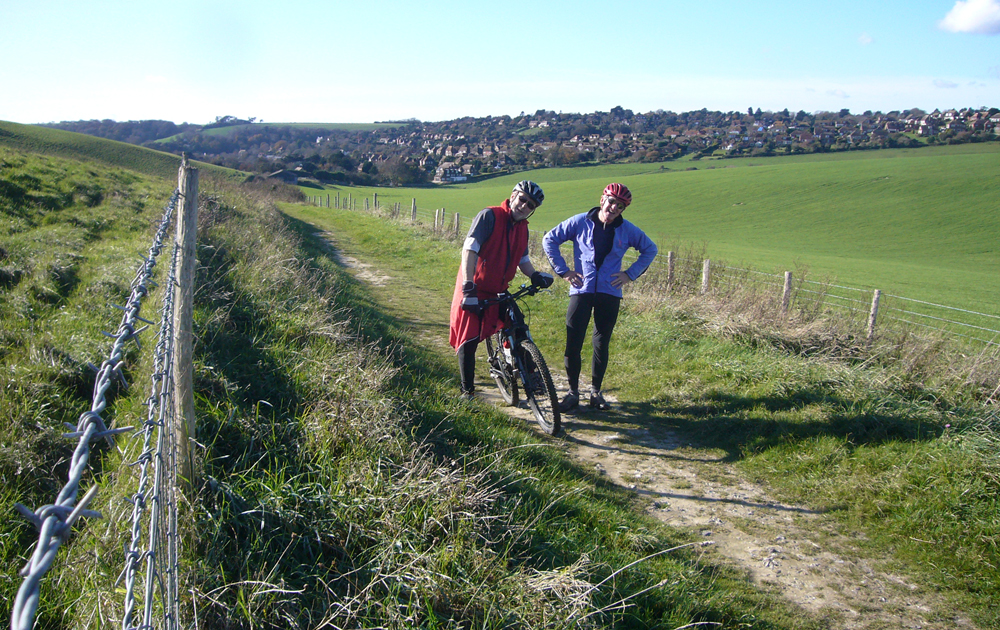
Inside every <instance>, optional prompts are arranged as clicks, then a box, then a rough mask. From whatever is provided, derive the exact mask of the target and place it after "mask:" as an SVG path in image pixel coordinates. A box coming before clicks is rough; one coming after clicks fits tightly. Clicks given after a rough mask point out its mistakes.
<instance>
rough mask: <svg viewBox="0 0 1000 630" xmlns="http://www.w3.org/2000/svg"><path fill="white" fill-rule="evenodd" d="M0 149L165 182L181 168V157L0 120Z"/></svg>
mask: <svg viewBox="0 0 1000 630" xmlns="http://www.w3.org/2000/svg"><path fill="white" fill-rule="evenodd" d="M0 146H7V147H10V148H12V149H18V150H21V151H28V152H31V153H41V154H45V155H54V156H58V157H64V158H73V159H77V160H95V161H98V162H100V163H102V164H105V165H108V166H118V167H121V168H127V169H129V170H132V171H137V172H139V173H145V174H146V175H155V176H157V177H164V178H168V179H170V178H173V179H176V178H177V169H178V167H180V165H181V158H180V157H178V156H176V155H173V154H172V153H163V152H161V151H153V150H152V149H147V148H144V147H138V146H135V145H133V144H128V143H126V142H117V141H115V140H106V139H104V138H96V137H94V136H88V135H86V134H82V133H75V132H72V131H63V130H61V129H49V128H48V127H39V126H36V125H22V124H19V123H12V122H6V121H2V120H0ZM191 164H193V165H195V166H197V167H198V168H199V169H202V170H206V171H211V172H213V173H216V174H220V175H226V176H241V175H240V174H239V173H238V172H237V171H233V170H231V169H227V168H223V167H221V166H215V165H214V164H206V163H204V162H197V161H193V160H192V161H191ZM241 177H242V176H241Z"/></svg>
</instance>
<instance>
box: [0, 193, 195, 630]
mask: <svg viewBox="0 0 1000 630" xmlns="http://www.w3.org/2000/svg"><path fill="white" fill-rule="evenodd" d="M178 198H179V191H175V192H174V194H173V195H172V196H171V198H170V201H169V203H168V204H167V206H166V208H165V209H164V212H163V215H162V217H161V219H160V221H159V223H158V226H157V230H156V233H155V236H154V238H153V244H152V246H151V247H150V248H149V253H148V255H147V256H146V257H145V258H144V259H143V261H142V264H141V265H140V267H139V269H138V271H137V272H136V275H135V278H134V279H133V281H132V283H131V295H130V297H129V299H128V301H127V303H126V305H125V306H124V307H117V308H119V309H121V310H123V311H124V312H125V314H124V315H123V317H122V320H121V324H120V325H119V327H118V331H117V333H115V334H113V335H112V334H110V333H105V334H106V335H107V336H109V337H112V338H114V343H113V345H112V348H111V351H110V353H109V355H108V358H107V359H106V360H105V361H104V362H103V363H102V365H101V367H100V368H97V367H96V366H92V367H94V369H95V370H96V371H97V377H96V380H95V383H94V394H93V398H92V401H91V407H90V410H89V411H86V412H84V413H83V414H82V415H81V416H80V419H79V421H78V422H77V425H76V426H75V427H74V426H73V425H67V426H68V427H69V428H71V429H74V431H73V432H71V433H68V434H66V435H65V437H67V438H69V439H76V440H77V446H76V449H75V450H74V452H73V456H72V459H71V462H70V470H69V474H68V479H67V482H66V484H65V486H64V487H63V488H62V490H61V491H60V492H59V493H58V496H57V497H56V500H55V502H54V503H53V504H51V505H45V506H42V507H40V508H38V509H36V510H34V511H32V510H31V509H30V508H28V507H25V506H24V505H21V504H20V503H18V504H16V506H15V507H16V508H17V510H18V511H19V512H20V513H21V514H22V515H23V516H24V517H25V518H27V519H28V520H30V521H31V522H32V523H33V524H34V525H35V526H36V527H37V528H38V530H39V535H38V542H37V543H36V545H35V550H34V552H33V554H32V555H31V558H30V559H29V561H28V563H27V565H26V566H25V567H24V569H22V571H21V576H22V577H23V578H24V580H23V582H22V583H21V586H20V588H19V589H18V592H17V595H16V597H15V599H14V603H13V606H12V609H11V622H10V627H11V630H30V629H31V627H32V626H33V625H34V619H35V613H36V612H37V610H38V603H39V599H40V596H41V581H42V578H43V577H44V576H45V574H46V573H47V572H48V570H49V568H50V567H51V566H52V563H53V562H54V560H55V558H56V554H57V552H58V551H59V548H60V546H61V545H62V543H63V542H65V541H66V540H67V539H68V538H69V536H70V534H71V533H72V529H73V525H74V523H76V521H77V520H78V519H79V518H80V517H87V518H101V514H100V512H96V511H94V510H88V509H87V506H88V505H89V504H90V502H91V501H92V500H93V498H94V496H95V495H96V492H97V487H98V486H97V485H96V484H95V485H92V486H91V487H90V489H89V490H88V491H87V492H86V494H85V495H84V497H83V498H82V499H81V500H80V501H79V502H77V495H78V493H79V490H80V485H81V483H82V482H83V477H84V474H85V473H86V472H87V471H88V462H89V460H90V455H91V444H92V443H93V442H95V441H96V440H100V439H104V440H107V441H108V443H109V444H113V441H112V437H113V436H116V435H118V434H122V433H127V432H130V431H132V430H133V427H120V428H115V429H109V428H108V424H109V423H108V422H106V420H105V418H104V417H103V414H104V413H105V411H106V410H107V404H108V400H107V392H108V390H109V389H110V388H111V386H112V385H113V384H114V383H116V382H117V383H120V384H122V385H123V386H124V387H127V386H128V383H127V382H126V381H125V377H124V373H123V367H124V365H125V361H124V355H125V345H126V344H128V343H130V342H134V343H135V344H136V345H137V346H139V347H140V348H141V344H140V343H139V337H138V336H139V335H140V334H141V333H142V332H143V331H145V330H146V328H148V325H153V322H150V321H149V320H146V319H143V318H142V317H140V316H139V313H140V310H141V307H142V300H143V299H144V298H145V297H147V296H148V295H149V292H150V288H151V287H155V286H156V283H155V282H154V281H153V279H152V277H153V270H154V267H155V266H156V259H157V256H159V254H160V252H161V249H162V247H163V241H164V238H165V237H166V234H167V229H168V227H169V225H170V222H171V217H172V216H173V214H174V212H175V210H176V208H177V204H178ZM172 283H173V276H171V280H170V281H169V282H168V284H170V285H171V286H169V287H168V289H169V290H168V291H167V293H168V294H170V295H172V293H173V286H172ZM170 308H172V298H169V301H168V299H166V298H165V306H164V318H166V317H167V310H168V309H170ZM140 322H143V323H145V324H147V326H142V325H141V324H140ZM160 334H161V341H160V344H159V345H158V346H157V355H156V356H157V358H156V360H155V361H156V363H157V364H158V367H157V368H156V369H154V375H153V381H154V384H153V391H154V392H156V393H155V395H154V396H153V397H155V398H156V400H157V404H156V405H155V406H156V411H155V415H154V410H153V407H154V405H153V404H150V419H148V420H147V421H146V423H145V424H144V427H143V429H142V433H141V435H142V436H143V440H144V443H143V450H142V454H141V455H140V457H139V461H138V462H137V465H138V466H139V468H140V471H141V472H140V481H139V490H138V491H137V492H136V493H135V494H134V495H133V496H132V497H131V501H132V503H133V506H134V508H135V509H134V511H133V523H132V534H133V536H132V543H131V545H130V546H129V547H128V548H127V551H126V566H125V569H124V570H123V577H124V578H125V581H126V584H127V588H126V591H127V594H126V601H125V610H126V614H125V618H124V623H123V628H127V629H129V628H137V627H143V628H149V627H152V625H151V624H152V619H151V611H152V608H153V606H152V603H151V602H152V597H153V590H154V589H153V588H152V585H153V583H154V582H157V581H160V582H161V583H165V584H170V583H171V581H173V587H174V594H173V595H172V596H170V595H166V594H167V593H168V590H167V588H164V589H163V593H164V594H165V596H164V597H161V600H162V601H164V602H165V603H164V609H165V610H167V606H168V605H170V606H173V608H170V612H169V613H168V612H165V613H164V615H163V616H164V618H165V619H166V618H172V619H173V620H174V621H176V618H177V615H176V573H177V565H176V551H177V547H176V540H177V537H176V516H174V517H173V519H174V525H173V526H172V528H168V529H166V530H162V531H165V532H166V535H165V536H161V535H160V533H159V532H160V531H161V530H160V529H159V528H158V527H156V526H155V525H153V526H147V532H148V534H149V535H148V540H149V542H148V543H147V545H146V547H145V548H144V549H140V539H141V532H142V529H143V524H142V520H143V519H142V514H143V513H144V512H145V507H146V504H147V502H152V503H153V505H154V513H155V514H156V516H155V518H156V519H161V518H166V520H167V521H168V522H169V520H170V518H171V517H163V516H161V515H160V513H159V510H158V509H156V508H157V507H158V506H160V505H161V503H162V502H163V501H164V500H166V503H164V505H172V506H173V507H176V499H175V495H173V494H172V492H171V491H166V492H161V488H162V486H161V485H160V484H161V483H169V479H170V475H171V472H170V470H169V468H170V465H169V464H168V465H167V466H166V467H164V466H162V463H163V462H165V461H167V462H169V456H170V454H169V451H165V450H164V448H163V447H164V445H163V443H162V436H163V434H164V429H165V427H166V426H167V425H168V420H169V416H168V415H166V414H164V412H163V409H164V404H163V398H162V396H163V393H162V384H163V381H164V380H166V379H169V372H168V371H167V370H165V369H164V368H163V364H164V362H166V363H167V364H169V360H168V358H167V357H168V355H169V351H170V349H169V343H168V345H167V346H165V347H164V346H163V345H162V344H163V341H162V335H163V330H162V325H161V333H160ZM156 432H158V433H159V434H160V439H159V440H158V441H157V447H156V449H155V450H152V449H151V446H150V445H151V443H152V435H153V433H156ZM168 441H169V440H168ZM150 462H153V463H154V465H155V471H156V472H155V473H154V477H155V479H156V481H155V482H154V484H153V485H152V487H153V488H154V490H153V492H152V494H148V492H149V490H148V489H149V488H150V482H149V479H148V467H149V464H150ZM168 509H169V508H168ZM153 522H154V523H155V522H156V521H155V520H154V521H153ZM161 538H166V539H167V540H168V546H169V544H172V545H173V551H172V552H170V551H167V552H166V553H161V549H160V547H161V545H160V539H161ZM171 540H172V541H173V542H172V543H169V541H171ZM171 553H172V554H173V558H174V560H173V564H172V565H171V566H169V568H164V569H161V570H160V571H156V570H154V569H153V566H154V562H155V561H157V559H158V558H159V557H160V556H161V555H162V556H164V557H165V558H169V557H170V556H171ZM142 562H146V563H147V574H146V588H145V594H144V597H143V600H144V610H145V614H144V617H143V622H142V625H141V626H136V625H135V624H133V622H132V611H133V610H134V607H135V600H134V597H135V588H134V586H135V575H136V573H137V570H138V567H139V565H140V564H141V563H142ZM167 562H168V564H169V562H170V561H169V560H167ZM161 577H162V578H164V579H161ZM169 597H173V602H174V603H173V604H170V602H168V601H167V599H168V598H169ZM165 627H176V626H169V625H167V624H165Z"/></svg>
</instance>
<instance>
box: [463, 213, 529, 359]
mask: <svg viewBox="0 0 1000 630" xmlns="http://www.w3.org/2000/svg"><path fill="white" fill-rule="evenodd" d="M490 210H492V211H493V218H494V224H493V233H492V234H490V237H489V238H488V239H486V242H485V243H482V244H481V246H480V249H479V258H478V259H477V260H476V271H475V274H474V275H473V282H475V283H476V290H477V293H478V294H479V299H480V300H485V299H490V298H495V297H496V296H497V293H500V292H501V291H506V290H507V287H508V285H510V281H511V280H513V279H514V276H515V275H516V274H517V266H518V264H519V263H520V262H521V257H522V256H523V255H524V250H525V248H527V246H528V222H527V221H519V222H517V223H514V222H513V221H512V220H511V216H510V200H508V199H505V200H504V202H503V203H502V204H501V205H499V206H492V207H490ZM461 273H462V270H461V267H459V272H458V276H457V277H456V279H455V293H454V295H453V296H452V300H451V334H450V335H449V337H450V339H449V341H450V342H451V346H452V347H453V348H455V349H456V350H457V349H458V347H459V346H461V345H462V344H463V343H465V342H466V341H469V340H470V339H475V338H477V337H478V338H479V339H480V340H482V339H485V338H486V337H489V336H490V335H492V334H493V333H495V332H496V331H498V330H500V328H501V327H502V323H501V322H500V321H499V314H500V309H499V307H498V306H497V305H496V304H494V305H493V306H491V307H490V308H488V309H486V311H484V312H483V314H482V317H477V316H476V315H475V314H473V313H469V312H468V311H463V310H462V298H463V297H464V296H463V294H462V283H463V282H464V279H463V278H462V276H461Z"/></svg>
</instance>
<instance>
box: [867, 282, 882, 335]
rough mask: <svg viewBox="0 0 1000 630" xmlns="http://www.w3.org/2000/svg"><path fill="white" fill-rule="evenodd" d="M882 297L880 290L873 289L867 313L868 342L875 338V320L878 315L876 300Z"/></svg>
mask: <svg viewBox="0 0 1000 630" xmlns="http://www.w3.org/2000/svg"><path fill="white" fill-rule="evenodd" d="M881 297H882V292H881V291H879V290H878V289H875V293H874V294H872V310H871V312H869V313H868V343H871V342H872V340H873V339H875V320H876V318H877V317H878V301H879V298H881Z"/></svg>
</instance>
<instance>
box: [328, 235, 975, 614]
mask: <svg viewBox="0 0 1000 630" xmlns="http://www.w3.org/2000/svg"><path fill="white" fill-rule="evenodd" d="M338 256H339V259H340V260H341V262H342V263H343V264H344V265H345V266H347V267H350V268H353V269H354V270H355V273H356V275H357V277H358V278H359V279H361V280H364V281H367V282H369V283H370V284H373V285H375V286H382V285H384V284H385V282H386V281H387V280H391V277H390V276H388V275H386V274H384V273H382V272H379V271H378V270H376V269H374V268H373V267H371V266H370V265H367V264H364V263H360V262H359V261H357V260H355V259H354V258H351V257H350V256H345V255H343V254H338ZM438 299H439V298H438ZM427 323H430V322H427ZM435 323H437V324H439V322H435ZM414 325H415V327H416V328H417V330H418V335H419V336H420V338H421V339H423V340H424V341H425V342H428V343H430V344H431V345H433V346H435V347H442V348H443V347H446V346H447V339H445V338H443V337H441V336H440V335H441V333H440V330H441V329H440V327H439V326H438V327H436V328H434V329H429V330H428V329H426V328H425V329H421V325H420V322H414ZM444 334H445V335H447V331H446V330H445V333H444ZM449 349H450V348H449ZM479 359H480V361H483V360H484V359H483V357H479ZM551 363H552V362H551V361H550V364H551ZM482 366H483V367H482V369H481V370H480V374H485V373H486V369H485V363H483V364H482ZM552 376H553V379H554V380H555V381H556V387H557V389H559V391H565V390H566V381H565V378H564V376H563V374H562V372H561V370H556V371H554V373H553V375H552ZM477 389H478V390H479V393H478V394H477V397H479V398H480V399H481V400H482V401H483V402H486V403H488V404H494V405H496V406H497V407H499V408H501V409H502V410H504V411H505V412H507V413H509V414H510V415H512V416H514V417H517V418H521V419H523V420H524V421H525V422H528V423H533V422H534V420H533V418H532V416H531V412H530V410H528V409H527V407H526V405H525V404H524V403H522V404H521V405H520V406H519V407H507V406H505V405H504V403H503V401H502V400H501V399H500V395H499V393H498V392H497V390H496V387H495V386H494V384H493V383H492V382H491V381H487V380H486V379H485V378H484V377H482V376H480V378H479V379H478V382H477ZM606 394H607V392H606ZM608 399H609V401H611V402H612V403H613V405H614V403H616V402H617V400H616V399H615V398H614V394H613V392H611V394H610V395H609V396H608ZM559 437H560V438H561V447H562V448H563V450H564V451H565V452H566V453H567V454H568V455H569V456H570V457H572V458H573V459H575V460H576V461H578V462H581V463H582V464H583V465H585V466H588V467H592V468H594V469H595V470H597V471H598V472H599V473H600V474H602V475H606V476H607V477H608V479H609V480H611V481H612V482H614V483H615V484H618V485H619V486H621V487H623V488H626V489H628V490H631V491H633V492H635V493H636V494H637V495H638V497H640V499H641V501H640V503H641V504H642V505H643V506H644V509H645V510H646V511H647V512H648V513H649V514H651V515H652V516H654V517H656V518H657V519H659V520H661V521H663V522H664V523H666V524H667V525H670V526H672V527H677V528H683V529H687V530H689V531H692V532H694V533H695V534H696V535H698V536H701V537H702V538H704V540H705V541H707V542H710V543H711V545H708V546H707V547H706V549H708V552H707V553H708V554H709V555H710V556H714V559H715V561H717V562H729V563H733V564H735V565H736V566H738V567H740V568H741V569H742V570H744V571H746V573H747V574H748V576H749V577H750V578H751V579H752V580H753V581H754V582H755V583H756V584H757V585H758V586H760V587H761V588H763V589H767V590H771V591H773V592H775V593H778V594H780V596H782V597H784V598H786V599H788V600H789V601H791V602H793V603H795V604H797V605H798V606H800V607H801V608H803V609H804V610H806V611H808V612H809V613H810V614H811V615H813V616H815V617H816V618H818V619H821V620H824V621H825V622H826V623H827V624H828V626H829V627H830V628H838V629H839V628H843V629H850V630H855V629H859V630H860V629H863V630H875V629H885V628H907V629H909V628H913V629H924V630H952V629H956V628H970V629H972V628H975V626H974V625H973V624H972V622H971V621H970V620H969V619H968V618H967V617H966V616H965V615H964V614H962V613H961V612H958V611H953V610H949V609H948V608H947V606H946V605H945V603H944V601H943V599H942V598H941V597H940V596H938V595H937V594H936V593H934V592H930V591H929V590H928V589H927V588H923V587H920V586H918V585H917V584H914V583H912V582H910V581H908V580H907V578H906V577H904V576H902V575H896V574H893V573H891V572H887V571H886V570H885V569H884V568H883V567H884V566H885V565H887V564H888V562H886V561H887V560H889V558H878V559H866V558H865V557H864V556H863V555H862V554H860V553H859V552H858V548H857V546H856V544H855V541H854V540H853V539H851V538H850V537H848V536H846V535H845V534H844V533H842V532H841V531H839V528H838V526H837V523H836V522H835V520H834V519H833V517H831V516H829V515H825V514H822V513H819V512H816V511H814V510H810V509H808V508H806V507H803V506H797V505H789V504H785V503H782V502H780V501H777V500H775V499H774V498H772V497H770V496H768V494H767V492H766V490H765V489H764V488H762V487H760V486H758V485H755V484H753V483H749V482H748V481H746V480H745V479H744V478H742V477H741V475H740V474H739V472H738V471H737V470H736V468H735V467H734V466H733V465H732V464H730V463H728V462H725V461H723V459H722V455H721V453H713V452H712V451H706V449H703V448H694V447H692V446H691V445H689V444H686V443H684V441H683V440H682V438H681V437H680V436H679V435H678V434H676V433H675V432H672V431H670V430H667V429H664V428H662V427H658V426H657V425H656V423H655V421H653V420H651V419H649V418H645V417H636V416H632V415H629V414H628V413H626V412H623V411H622V410H621V407H620V406H618V405H614V406H613V408H612V410H611V411H608V412H598V411H592V410H588V409H582V410H580V412H579V413H576V414H573V415H570V414H566V415H564V417H563V433H562V434H561V435H560V436H559Z"/></svg>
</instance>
